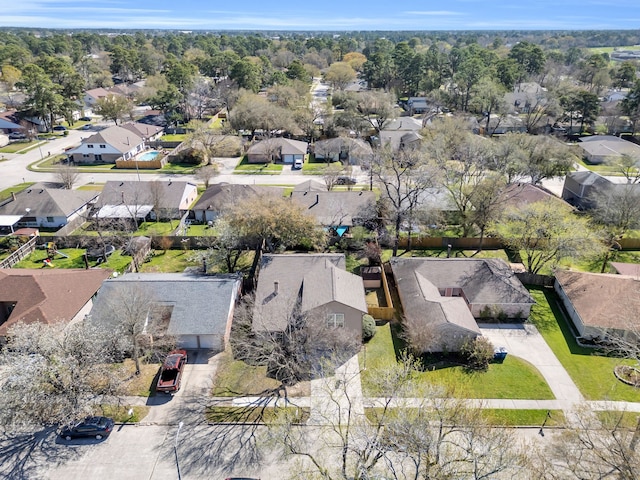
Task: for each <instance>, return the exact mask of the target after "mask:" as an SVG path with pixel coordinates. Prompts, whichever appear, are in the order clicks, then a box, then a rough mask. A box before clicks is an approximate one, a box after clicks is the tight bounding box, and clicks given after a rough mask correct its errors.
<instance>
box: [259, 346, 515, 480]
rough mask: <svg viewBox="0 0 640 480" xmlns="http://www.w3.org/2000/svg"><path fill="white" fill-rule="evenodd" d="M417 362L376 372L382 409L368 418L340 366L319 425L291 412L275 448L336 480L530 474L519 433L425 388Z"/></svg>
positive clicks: (276, 433) (274, 428)
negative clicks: (416, 375)
mask: <svg viewBox="0 0 640 480" xmlns="http://www.w3.org/2000/svg"><path fill="white" fill-rule="evenodd" d="M417 367H418V366H417V364H416V363H415V361H413V360H411V359H407V360H406V361H405V362H403V363H401V364H397V365H389V366H385V367H383V368H380V369H376V371H375V373H374V374H373V375H370V377H369V378H370V379H371V383H372V385H371V389H372V390H373V392H372V394H373V395H375V397H376V398H377V400H376V403H375V410H374V411H373V412H372V414H371V415H369V416H367V417H366V418H365V416H364V410H363V408H362V403H361V400H362V399H361V398H359V397H358V395H357V394H356V393H354V391H353V387H352V381H353V376H354V374H353V372H349V371H347V370H341V369H338V370H336V373H335V376H330V377H328V378H326V381H325V382H323V385H324V389H325V392H324V396H325V397H326V398H325V401H324V405H325V408H322V409H318V411H316V412H313V411H312V412H311V416H312V417H314V422H313V425H307V426H296V425H294V424H293V423H292V421H291V420H290V419H292V418H293V417H292V416H291V412H288V411H286V410H283V411H282V415H281V417H280V419H279V421H278V422H277V423H274V424H271V425H269V428H270V430H271V432H272V435H271V438H272V442H271V446H272V448H274V449H276V451H279V452H280V454H281V455H282V456H283V457H285V458H290V457H294V458H298V459H301V460H305V464H306V465H307V467H306V468H307V472H306V475H307V476H312V475H314V474H315V475H317V476H318V477H319V478H323V479H328V480H329V479H330V480H333V479H341V480H346V479H358V480H364V479H368V478H372V477H375V475H381V476H384V477H385V478H389V477H391V478H394V479H397V480H408V479H420V478H425V479H431V478H434V479H435V478H470V479H478V480H479V479H491V478H496V476H499V475H501V474H510V475H512V476H517V475H518V473H522V472H523V470H522V465H523V459H522V456H521V455H520V454H519V453H518V452H517V446H518V445H517V442H516V441H515V438H514V433H513V431H511V430H506V429H493V428H489V426H488V425H487V424H486V423H485V421H484V420H483V416H482V413H481V411H480V410H479V409H473V408H469V407H468V404H467V403H466V402H465V401H464V400H461V399H458V398H456V396H455V395H454V394H453V392H452V391H445V390H443V389H442V388H438V387H433V386H418V385H417V384H416V383H415V382H414V381H413V380H412V373H413V371H414V369H415V368H417ZM409 398H410V399H411V400H410V401H409V400H408V399H409ZM403 399H407V400H406V401H404V400H403Z"/></svg>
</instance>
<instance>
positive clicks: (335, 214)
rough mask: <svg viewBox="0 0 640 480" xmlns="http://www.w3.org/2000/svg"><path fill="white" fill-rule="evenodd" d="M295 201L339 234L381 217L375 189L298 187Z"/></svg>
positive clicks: (295, 191) (295, 192) (293, 195)
mask: <svg viewBox="0 0 640 480" xmlns="http://www.w3.org/2000/svg"><path fill="white" fill-rule="evenodd" d="M291 201H292V202H295V203H297V204H298V205H301V206H302V207H303V209H304V211H305V212H306V213H308V214H310V215H313V216H314V217H316V219H317V220H318V223H319V224H320V225H322V226H323V227H326V228H327V229H330V230H333V231H335V233H336V234H337V235H338V236H340V237H341V236H342V235H344V234H345V233H348V231H349V229H350V228H351V227H353V226H356V225H363V224H365V223H366V222H367V220H371V219H374V218H377V211H376V195H375V193H374V192H363V191H360V192H354V191H351V192H337V191H329V192H327V191H324V192H308V191H297V190H294V191H293V192H292V193H291Z"/></svg>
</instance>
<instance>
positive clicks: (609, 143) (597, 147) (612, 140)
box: [578, 135, 640, 165]
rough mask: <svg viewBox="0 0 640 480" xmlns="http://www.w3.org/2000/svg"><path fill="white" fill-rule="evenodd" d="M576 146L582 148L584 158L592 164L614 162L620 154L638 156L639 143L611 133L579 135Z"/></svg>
mask: <svg viewBox="0 0 640 480" xmlns="http://www.w3.org/2000/svg"><path fill="white" fill-rule="evenodd" d="M578 146H579V147H580V148H582V152H583V155H584V158H585V160H586V161H587V162H589V163H591V164H593V165H599V164H601V163H609V162H614V161H616V160H618V159H619V158H620V157H622V155H630V156H632V157H636V158H637V157H640V145H636V144H635V143H633V142H628V141H627V140H623V139H622V138H620V137H615V136H613V135H592V136H590V137H581V138H580V141H579V142H578Z"/></svg>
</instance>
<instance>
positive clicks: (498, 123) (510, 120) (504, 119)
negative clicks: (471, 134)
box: [480, 115, 527, 135]
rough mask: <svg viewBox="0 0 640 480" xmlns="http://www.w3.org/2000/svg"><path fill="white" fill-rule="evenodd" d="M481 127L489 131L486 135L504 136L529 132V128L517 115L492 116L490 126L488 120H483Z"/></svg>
mask: <svg viewBox="0 0 640 480" xmlns="http://www.w3.org/2000/svg"><path fill="white" fill-rule="evenodd" d="M480 126H481V128H485V129H486V130H487V131H486V132H485V134H486V135H504V134H505V133H512V132H517V133H524V132H526V131H527V126H526V125H525V124H524V122H523V121H522V119H521V118H520V117H518V116H516V115H504V116H502V115H491V116H490V117H489V123H488V125H487V121H486V119H482V120H480Z"/></svg>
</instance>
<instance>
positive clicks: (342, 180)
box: [336, 177, 357, 185]
mask: <svg viewBox="0 0 640 480" xmlns="http://www.w3.org/2000/svg"><path fill="white" fill-rule="evenodd" d="M356 183H357V182H356V179H355V178H353V177H338V178H337V179H336V185H355V184H356Z"/></svg>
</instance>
